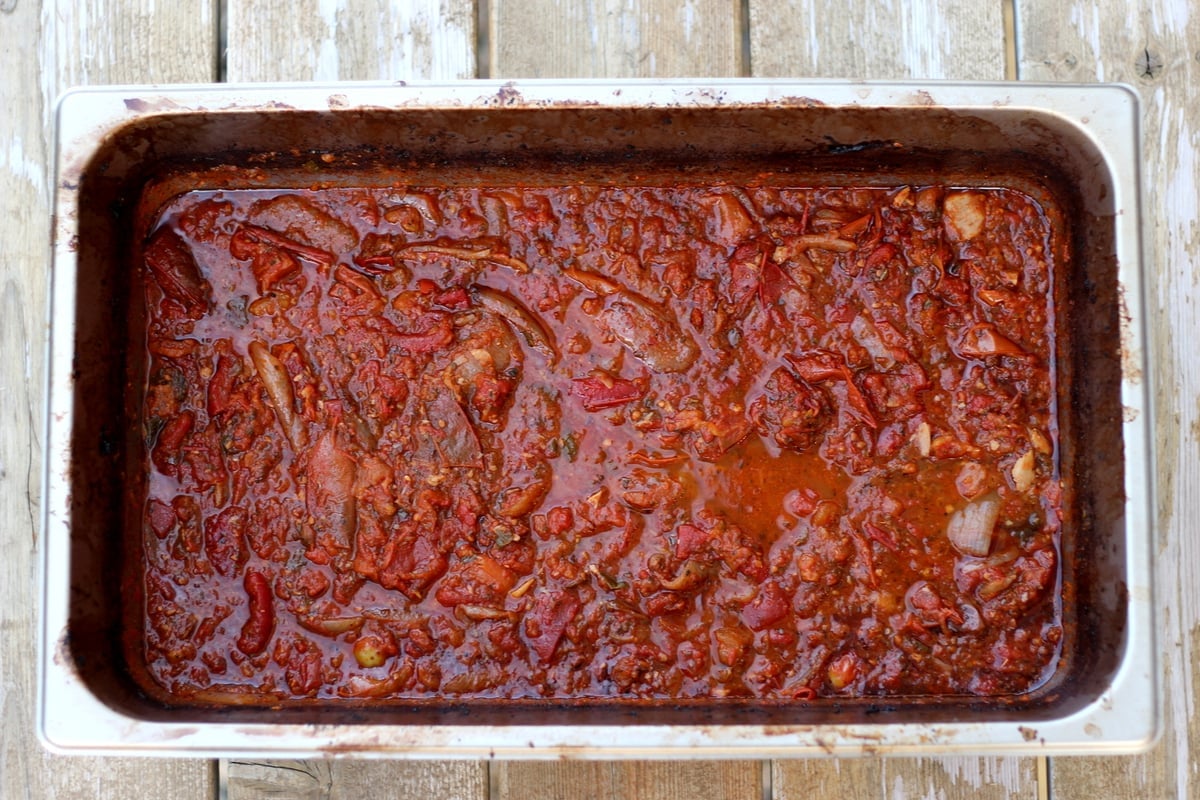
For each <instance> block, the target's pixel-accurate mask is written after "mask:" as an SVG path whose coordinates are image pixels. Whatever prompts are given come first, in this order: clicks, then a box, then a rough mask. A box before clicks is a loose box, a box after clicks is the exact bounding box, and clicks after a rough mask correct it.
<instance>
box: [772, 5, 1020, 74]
mask: <svg viewBox="0 0 1200 800" xmlns="http://www.w3.org/2000/svg"><path fill="white" fill-rule="evenodd" d="M750 68H751V71H752V73H753V74H754V75H756V76H763V77H773V78H774V77H788V78H876V79H886V78H898V79H899V78H914V79H922V78H955V79H959V80H1001V79H1003V78H1004V23H1003V19H1002V15H1001V4H1000V3H955V2H951V1H950V0H911V1H910V0H847V1H846V2H844V3H838V4H836V5H833V4H830V3H823V2H820V0H786V2H772V0H750Z"/></svg>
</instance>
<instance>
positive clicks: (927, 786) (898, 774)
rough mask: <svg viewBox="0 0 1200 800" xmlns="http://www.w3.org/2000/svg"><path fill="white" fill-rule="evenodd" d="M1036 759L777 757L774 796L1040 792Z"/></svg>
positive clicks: (980, 799) (794, 799) (976, 796)
mask: <svg viewBox="0 0 1200 800" xmlns="http://www.w3.org/2000/svg"><path fill="white" fill-rule="evenodd" d="M1034 773H1035V760H1034V759H1032V758H965V757H964V758H920V759H917V758H875V759H844V760H840V761H776V762H774V764H773V781H772V784H773V787H774V794H773V797H774V798H776V800H801V798H810V797H847V798H849V797H853V798H856V800H866V799H867V798H873V797H878V798H885V797H886V798H918V797H936V798H971V800H1007V798H1026V799H1027V800H1034V798H1036V797H1037V796H1038V795H1037V783H1036V776H1035V774H1034Z"/></svg>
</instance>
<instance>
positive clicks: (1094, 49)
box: [1017, 0, 1200, 800]
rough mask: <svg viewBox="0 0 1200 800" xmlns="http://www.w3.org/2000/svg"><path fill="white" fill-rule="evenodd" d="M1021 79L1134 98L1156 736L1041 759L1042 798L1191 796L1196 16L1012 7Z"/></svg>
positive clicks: (1176, 8)
mask: <svg viewBox="0 0 1200 800" xmlns="http://www.w3.org/2000/svg"><path fill="white" fill-rule="evenodd" d="M1017 30H1018V32H1019V38H1018V42H1017V44H1018V69H1019V74H1020V77H1021V78H1022V79H1027V80H1054V81H1080V82H1088V81H1122V82H1127V83H1130V84H1132V85H1133V86H1135V87H1136V88H1137V89H1138V90H1139V91H1140V93H1141V96H1142V103H1143V117H1142V118H1143V125H1144V128H1143V137H1144V139H1143V141H1144V147H1143V156H1144V157H1143V169H1144V177H1143V186H1144V187H1146V188H1145V196H1144V202H1143V217H1144V219H1146V220H1147V224H1146V225H1145V227H1144V231H1145V233H1146V235H1147V236H1148V238H1149V240H1150V259H1149V269H1148V271H1147V276H1146V278H1147V284H1148V285H1147V287H1146V291H1145V295H1146V302H1147V304H1148V306H1149V308H1148V312H1149V319H1150V321H1151V324H1152V328H1151V338H1152V345H1153V347H1152V350H1151V356H1150V361H1151V363H1152V364H1154V366H1155V370H1156V380H1155V385H1154V402H1155V406H1156V408H1155V413H1156V423H1157V429H1156V431H1155V446H1156V448H1157V450H1158V453H1157V461H1158V463H1157V483H1158V485H1157V496H1158V507H1157V509H1156V516H1157V548H1156V554H1155V557H1156V559H1157V564H1156V573H1155V579H1156V582H1157V586H1158V598H1157V603H1156V608H1157V613H1158V620H1157V630H1158V636H1159V652H1160V653H1161V658H1162V659H1163V660H1164V663H1163V665H1162V667H1161V668H1160V670H1159V674H1160V676H1161V680H1162V681H1163V683H1164V684H1165V696H1166V709H1165V710H1166V714H1165V719H1164V725H1165V730H1164V734H1163V737H1162V740H1161V741H1160V742H1159V744H1158V746H1157V747H1155V748H1154V749H1153V750H1152V751H1151V752H1150V753H1148V754H1147V755H1145V756H1140V757H1136V758H1084V759H1055V760H1054V761H1053V762H1052V764H1051V783H1052V785H1053V787H1054V797H1055V798H1061V800H1073V799H1075V798H1079V799H1082V800H1094V799H1095V798H1098V797H1154V798H1172V797H1177V798H1185V797H1196V796H1197V793H1200V785H1198V784H1197V776H1198V775H1200V717H1197V715H1196V713H1195V705H1196V686H1197V685H1198V684H1200V591H1198V587H1200V573H1198V565H1200V539H1198V538H1197V537H1196V532H1195V520H1196V519H1197V518H1200V458H1198V457H1197V452H1198V449H1200V403H1198V401H1197V398H1198V397H1200V354H1198V353H1197V350H1196V347H1195V339H1194V337H1195V332H1196V331H1198V330H1200V312H1198V310H1197V307H1196V300H1195V298H1196V296H1197V294H1196V291H1197V283H1198V282H1200V221H1198V217H1200V211H1198V195H1197V189H1196V187H1197V185H1200V161H1198V160H1197V155H1196V153H1197V145H1200V104H1197V102H1196V97H1197V92H1198V91H1200V15H1198V14H1197V13H1196V7H1195V4H1194V3H1189V2H1188V0H1150V1H1149V2H1146V3H1139V4H1138V5H1137V6H1136V7H1132V6H1131V4H1128V3H1121V2H1114V0H1099V2H1096V1H1095V0H1086V1H1085V0H1072V2H1064V3H1054V4H1048V3H1042V2H1037V0H1020V2H1018V4H1017Z"/></svg>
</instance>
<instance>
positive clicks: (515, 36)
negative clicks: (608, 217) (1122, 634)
mask: <svg viewBox="0 0 1200 800" xmlns="http://www.w3.org/2000/svg"><path fill="white" fill-rule="evenodd" d="M480 2H483V3H485V4H486V8H485V11H486V13H485V14H484V15H483V17H484V18H485V19H487V21H488V23H487V29H486V30H485V31H479V32H478V33H483V34H485V36H484V37H483V38H484V39H485V40H486V41H487V42H488V48H487V49H486V50H485V51H484V52H482V53H477V52H476V50H475V43H476V34H477V31H476V29H475V24H476V23H475V20H476V13H475V6H474V3H472V2H470V0H414V1H413V2H405V3H387V2H384V1H383V0H330V1H329V2H326V1H325V0H299V2H291V3H284V2H280V0H257V1H256V2H252V1H251V0H227V3H226V8H227V11H226V15H225V23H226V32H225V36H224V40H225V41H226V42H227V52H226V55H225V58H224V65H222V59H221V58H219V55H220V53H219V48H218V46H217V42H218V41H219V36H220V31H219V29H218V15H217V5H218V2H217V0H181V2H172V3H163V2H156V0H112V2H103V1H102V0H84V2H70V0H46V2H44V3H40V4H39V3H37V2H26V1H25V0H0V42H2V44H0V75H3V76H4V78H3V80H0V102H2V103H3V108H5V109H6V111H5V114H3V115H0V241H3V242H4V246H3V247H2V248H0V519H3V520H5V524H4V525H3V526H0V548H3V552H4V554H5V558H4V560H3V564H4V565H3V567H2V568H0V593H3V597H2V598H0V601H2V602H0V721H2V722H3V726H4V727H3V732H2V733H0V796H2V797H5V798H7V797H31V798H41V797H128V796H145V795H146V794H147V792H148V791H152V794H153V795H154V796H156V797H180V798H183V797H189V798H201V797H211V796H212V795H213V794H214V790H215V786H214V779H213V773H214V769H213V763H212V762H207V761H202V760H195V761H161V760H154V761H142V760H130V759H90V758H89V759H81V758H70V759H65V758H59V757H54V756H49V755H47V754H45V753H43V752H42V751H41V750H40V748H39V747H38V746H37V744H36V742H35V741H34V738H33V733H32V715H33V707H32V706H33V673H34V661H33V657H32V653H33V651H34V646H33V642H34V627H33V626H34V621H35V617H36V608H35V603H34V601H33V600H32V598H35V597H36V567H35V553H36V548H37V535H38V530H37V520H36V514H37V503H38V497H39V492H40V485H39V484H40V481H39V475H40V454H39V449H40V446H41V442H40V425H41V420H40V415H41V405H42V396H41V383H42V380H43V366H42V350H43V347H44V343H45V338H44V327H43V325H42V318H41V314H42V309H43V308H44V298H45V286H46V277H47V275H46V263H47V261H46V260H47V257H48V234H49V200H50V185H49V179H48V177H47V172H46V168H47V162H48V159H49V158H50V156H51V145H50V140H49V130H50V124H51V111H52V103H53V97H54V96H55V94H56V93H57V92H58V91H59V90H60V89H62V88H65V87H66V86H68V85H71V84H77V83H149V82H166V81H180V82H204V81H211V80H215V79H217V78H218V77H220V76H221V75H222V72H221V70H222V69H224V73H223V74H224V75H225V76H226V77H228V79H230V80H310V79H311V80H333V79H343V80H350V79H370V78H380V79H389V80H403V79H408V78H418V77H429V78H456V77H469V76H471V75H473V74H475V69H476V64H477V63H482V64H483V65H484V69H485V71H486V72H488V73H490V74H491V75H493V76H496V77H536V76H541V77H547V76H558V77H570V76H597V77H605V76H607V77H626V76H657V77H670V76H683V75H697V76H706V75H707V76H719V75H739V74H751V73H752V74H754V75H759V76H792V77H872V78H889V77H892V78H939V77H946V78H970V79H998V78H1002V77H1004V75H1005V66H1006V65H1005V49H1004V48H1005V41H1004V37H1003V20H1002V8H1003V4H1002V3H966V4H964V3H950V2H947V1H946V0H914V2H906V3H901V2H900V0H877V2H871V1H870V0H851V2H850V3H849V4H842V5H840V6H838V7H836V8H832V7H830V6H829V5H828V4H822V3H818V2H816V0H803V1H801V0H791V2H786V3H780V2H776V3H767V2H765V1H764V0H750V1H749V2H748V3H743V2H741V0H719V1H717V0H642V2H633V0H593V1H592V2H587V0H532V1H530V0H480ZM1016 6H1017V7H1016V23H1017V24H1016V31H1017V34H1018V39H1017V67H1018V70H1019V77H1020V78H1022V79H1045V80H1064V81H1091V80H1107V81H1112V80H1124V81H1128V82H1130V83H1132V84H1134V85H1135V86H1137V87H1138V88H1139V89H1140V90H1141V92H1142V95H1143V99H1144V103H1145V113H1144V119H1145V140H1146V148H1145V161H1144V166H1145V172H1146V185H1147V187H1148V191H1147V196H1146V197H1147V201H1146V218H1147V219H1148V220H1151V221H1152V222H1151V224H1149V225H1148V227H1147V229H1146V230H1147V233H1148V235H1149V236H1150V239H1151V245H1152V253H1153V258H1152V260H1151V263H1152V266H1151V269H1150V271H1149V275H1148V278H1149V287H1148V291H1147V297H1148V301H1149V303H1150V305H1151V319H1152V321H1153V324H1154V331H1153V335H1154V339H1155V349H1154V352H1153V356H1152V357H1153V360H1154V363H1155V364H1156V368H1157V373H1156V376H1155V381H1156V383H1155V390H1156V391H1155V395H1156V402H1157V404H1158V409H1157V410H1158V430H1157V434H1156V440H1157V446H1158V457H1159V469H1158V481H1159V486H1158V490H1159V498H1160V500H1159V507H1158V523H1159V527H1158V531H1157V533H1158V543H1159V548H1158V550H1159V552H1158V565H1157V569H1158V578H1159V586H1160V595H1159V603H1158V607H1159V609H1160V618H1159V631H1160V636H1161V642H1160V645H1161V649H1162V651H1163V652H1164V654H1165V656H1166V657H1167V663H1166V665H1165V667H1164V669H1163V670H1162V674H1163V680H1164V683H1165V685H1166V694H1167V701H1168V702H1167V716H1166V733H1165V736H1164V738H1163V741H1162V742H1161V743H1160V744H1159V745H1158V746H1157V747H1156V748H1155V750H1153V751H1152V752H1151V753H1150V754H1148V755H1146V756H1143V757H1136V758H1094V759H1068V758H1062V759H1054V760H1052V762H1051V777H1052V782H1053V786H1052V790H1053V791H1052V796H1053V797H1055V798H1086V799H1087V800H1096V798H1108V797H1114V798H1115V797H1151V798H1160V797H1161V798H1167V797H1177V798H1183V797H1190V796H1196V790H1195V789H1193V788H1192V784H1193V783H1195V782H1196V781H1195V778H1196V776H1197V775H1198V774H1200V760H1198V757H1197V752H1196V750H1197V748H1196V747H1194V746H1193V743H1195V742H1197V734H1198V732H1200V723H1198V722H1197V721H1196V719H1195V715H1194V713H1193V709H1194V705H1195V696H1194V686H1195V685H1196V682H1197V679H1198V672H1200V661H1198V659H1197V658H1196V655H1195V645H1196V643H1197V635H1198V632H1200V623H1198V622H1197V620H1198V619H1200V592H1198V591H1196V589H1195V587H1196V586H1200V575H1198V574H1197V565H1198V564H1200V543H1198V542H1197V540H1196V539H1195V537H1194V536H1192V535H1191V531H1190V530H1189V529H1188V527H1187V523H1188V521H1190V520H1193V519H1196V518H1197V517H1200V488H1198V487H1200V475H1198V474H1197V473H1198V472H1200V453H1198V450H1197V445H1198V444H1200V403H1198V402H1197V400H1196V398H1197V397H1200V362H1198V361H1197V356H1196V355H1195V353H1196V350H1195V348H1194V347H1192V346H1191V339H1192V336H1191V332H1192V331H1195V330H1197V329H1198V325H1197V322H1198V320H1197V310H1196V305H1195V303H1194V302H1193V300H1192V298H1193V296H1194V294H1195V292H1196V285H1197V270H1198V269H1200V222H1198V220H1197V197H1198V193H1197V190H1196V188H1195V187H1196V186H1197V184H1198V183H1200V167H1198V166H1197V157H1196V146H1197V143H1198V141H1197V140H1198V138H1200V134H1198V125H1197V122H1198V115H1200V106H1198V105H1197V103H1196V102H1195V100H1194V98H1195V96H1196V94H1197V89H1198V88H1200V14H1198V13H1197V12H1196V11H1195V10H1194V8H1193V4H1191V3H1190V2H1189V0H1149V2H1147V3H1144V4H1136V5H1135V4H1133V3H1132V2H1128V0H1127V1H1126V2H1115V0H1065V1H1063V2H1051V3H1044V2H1035V0H1017V3H1016ZM1035 763H1036V762H1035V760H1034V759H976V758H949V759H888V760H882V759H875V760H857V761H852V760H847V761H840V762H834V761H814V762H774V763H773V764H771V765H770V769H769V770H768V772H767V775H768V777H767V779H766V780H765V781H764V779H763V771H762V770H761V762H733V763H728V764H721V763H719V762H700V763H691V764H687V763H678V764H662V763H659V764H656V763H631V762H611V763H600V764H517V765H496V764H493V765H490V770H489V765H487V764H485V763H483V762H419V763H416V764H406V763H388V762H341V761H339V762H274V763H272V764H270V765H262V764H252V763H247V762H227V763H226V764H225V770H226V773H227V778H228V787H227V788H228V789H229V792H230V795H229V796H230V797H234V798H237V797H240V798H252V797H266V796H271V795H272V794H273V796H288V797H293V796H295V797H304V796H313V797H351V796H354V795H361V794H364V793H366V792H367V791H371V790H374V792H375V793H377V792H378V790H379V787H385V790H386V794H388V795H392V796H413V797H462V798H483V797H485V796H497V797H500V796H502V797H505V798H515V797H521V798H522V800H537V798H543V797H546V798H548V797H585V796H586V797H592V796H602V797H614V798H615V797H634V796H636V797H661V798H688V800H690V798H698V797H748V798H757V797H759V796H761V795H762V794H763V793H764V791H765V790H771V791H772V794H773V796H775V797H780V798H794V797H810V796H837V797H854V798H859V797H866V798H871V797H879V798H882V797H888V798H918V797H919V798H925V797H931V798H933V797H936V798H946V799H947V800H955V799H956V798H975V797H983V798H988V797H1021V798H1034V797H1037V796H1039V790H1041V791H1044V790H1045V788H1046V787H1045V786H1044V785H1041V786H1039V785H1038V783H1037V781H1036V777H1035V766H1034V765H1035ZM151 787H152V788H151Z"/></svg>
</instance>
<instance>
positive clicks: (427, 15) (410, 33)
mask: <svg viewBox="0 0 1200 800" xmlns="http://www.w3.org/2000/svg"><path fill="white" fill-rule="evenodd" d="M228 9H229V10H228V32H227V37H228V43H229V49H228V54H227V56H226V78H227V79H228V80H229V81H334V80H343V81H350V80H411V79H413V78H435V79H453V78H472V77H474V76H475V4H474V3H473V2H471V0H405V2H400V3H396V2H388V0H333V2H328V1H327V0H296V2H290V3H283V2H262V1H261V0H228Z"/></svg>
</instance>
